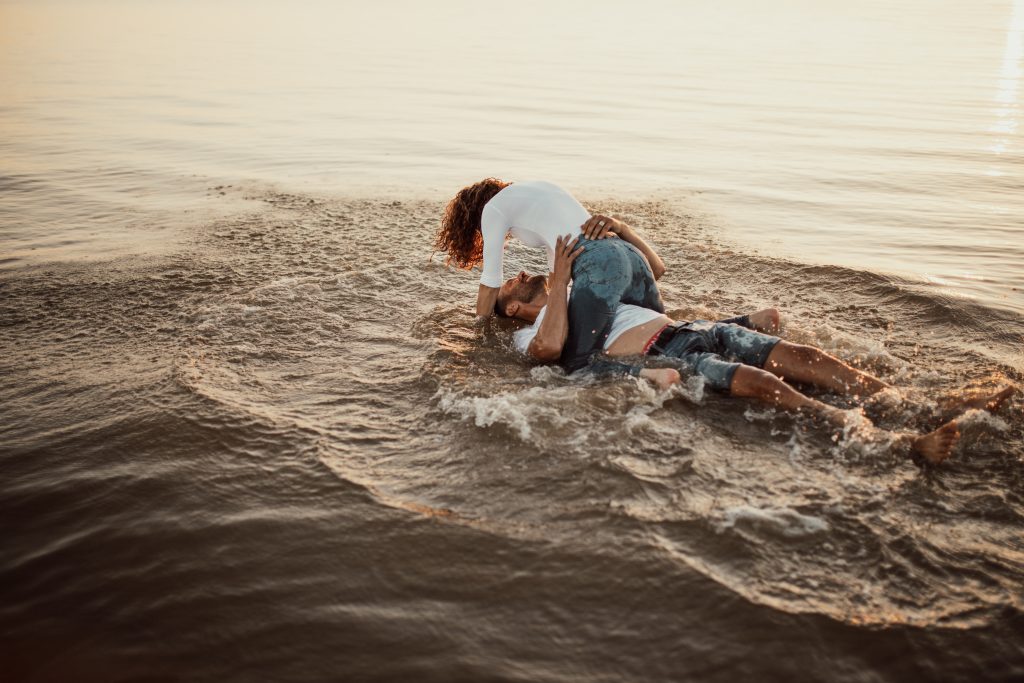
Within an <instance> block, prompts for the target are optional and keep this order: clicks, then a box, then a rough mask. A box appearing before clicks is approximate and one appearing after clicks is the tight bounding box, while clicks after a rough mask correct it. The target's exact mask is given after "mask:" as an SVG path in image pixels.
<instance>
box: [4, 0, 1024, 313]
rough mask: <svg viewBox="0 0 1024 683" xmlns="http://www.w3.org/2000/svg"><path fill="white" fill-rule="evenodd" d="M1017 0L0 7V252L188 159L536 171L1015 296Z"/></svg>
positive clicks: (307, 178)
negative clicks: (0, 167)
mask: <svg viewBox="0 0 1024 683" xmlns="http://www.w3.org/2000/svg"><path fill="white" fill-rule="evenodd" d="M1021 8H1022V3H1021V2H1020V0H1015V1H1014V2H1012V3H1011V2H1005V1H997V0H991V1H988V2H982V3H957V2H941V3H938V4H936V3H934V2H925V1H924V0H921V1H917V2H904V3H848V2H838V1H833V2H825V3H822V2H812V1H811V0H800V1H798V2H792V3H783V4H781V5H780V4H778V3H774V4H771V3H768V4H766V3H761V2H755V1H754V0H732V1H730V2H726V3H715V4H712V3H706V2H697V1H696V0H694V1H691V2H667V1H664V0H642V1H641V2H637V3H628V4H622V3H591V4H589V5H587V7H586V8H585V9H584V8H582V7H580V6H578V5H577V4H575V3H569V2H554V3H549V2H536V1H531V0H526V1H524V2H517V3H508V4H505V5H502V6H501V8H500V11H498V10H496V9H495V8H494V7H492V6H490V5H485V4H479V3H473V2H468V1H463V0H446V1H445V2H442V3H429V4H424V3H417V2H410V1H405V0H395V1H393V2H386V3H329V2H309V3H303V4H302V5H301V6H293V5H290V4H285V3H280V2H274V1H271V0H263V1H259V2H247V3H241V2H237V1H235V0H227V1H225V2H217V3H201V2H198V1H195V0H192V1H186V2H179V3H173V4H166V3H132V2H118V1H113V2H110V1H101V0H97V1H94V2H93V1H87V2H75V3H70V2H69V3H65V2H50V1H45V0H44V1H43V2H32V3H28V2H14V3H4V4H3V5H2V6H0V60H2V65H3V68H2V69H0V90H2V92H3V100H2V105H0V130H2V132H3V134H2V135H0V154H2V156H3V158H4V163H5V168H4V174H5V179H4V180H3V182H4V188H5V189H4V193H5V198H6V200H7V201H5V204H4V206H3V207H0V211H2V214H0V217H2V224H0V225H2V227H0V229H2V230H3V233H2V235H3V239H4V251H5V252H15V253H14V256H15V257H16V259H17V261H16V262H14V263H15V264H16V263H20V262H23V261H24V260H25V259H33V258H36V259H37V260H38V257H39V254H31V253H29V252H31V251H32V250H33V249H34V250H36V251H39V252H43V251H45V252H46V255H47V257H50V256H53V255H55V252H54V250H53V248H54V247H57V249H56V255H59V251H60V247H61V245H70V244H72V243H74V244H83V245H85V247H86V248H85V249H84V251H88V244H90V241H89V240H90V239H93V238H90V237H89V230H91V229H93V228H91V227H90V226H89V225H88V224H89V223H90V222H91V221H94V220H95V217H96V216H97V215H102V216H103V217H104V218H103V220H104V221H105V222H106V224H107V225H108V227H111V228H112V231H113V232H117V231H120V232H122V233H125V232H131V233H133V234H137V233H139V232H140V229H141V230H144V229H145V228H144V227H143V226H139V225H138V224H137V223H131V222H129V221H127V219H126V218H125V216H124V215H123V214H124V213H125V212H126V211H137V210H139V209H142V210H148V209H151V208H153V207H155V206H163V205H169V208H170V209H171V210H179V211H180V210H190V209H192V208H194V203H193V202H189V201H186V200H185V199H184V198H181V197H178V196H177V195H179V194H187V193H188V192H192V193H193V196H194V195H195V193H194V190H193V189H191V188H190V189H189V190H188V192H186V191H185V190H184V186H185V185H187V184H188V182H189V180H190V179H192V180H194V179H195V178H194V177H198V178H199V179H200V180H199V182H198V183H197V184H200V185H202V186H203V187H207V186H216V185H219V184H224V183H234V182H237V181H238V179H246V178H247V179H260V180H265V181H272V182H276V183H279V184H282V185H284V186H286V187H301V188H305V189H310V188H316V189H318V191H327V192H332V193H344V194H352V193H354V194H363V195H368V194H370V195H381V194H399V195H403V196H408V195H417V196H429V197H431V198H438V197H443V196H447V195H449V194H450V193H451V192H452V190H453V188H455V187H457V186H460V185H461V184H463V183H465V182H467V181H468V180H472V179H475V178H478V177H482V176H484V175H499V176H504V177H508V178H537V177H539V178H550V179H555V180H557V181H559V182H560V183H562V184H564V185H566V186H568V187H570V188H572V189H573V190H575V191H578V192H584V193H587V194H590V195H591V196H597V195H602V194H604V195H607V196H610V197H624V196H629V197H632V198H636V197H645V196H650V195H652V194H656V195H657V196H658V197H660V198H663V199H671V200H674V201H677V202H680V203H681V204H683V205H684V206H685V208H686V210H687V212H690V213H693V212H696V213H697V214H699V215H701V216H703V217H705V218H706V219H707V220H708V221H710V222H711V223H713V224H714V225H716V226H717V228H718V229H719V230H721V231H724V232H725V233H726V234H727V235H730V236H731V237H732V238H734V239H736V240H739V241H741V242H743V243H745V244H747V245H748V246H749V245H753V246H755V247H756V248H759V249H762V250H766V251H768V252H771V253H785V254H790V255H795V256H797V257H799V258H800V259H802V260H813V261H816V262H821V263H842V264H846V265H852V266H855V267H858V268H867V269H873V270H882V271H891V272H900V273H911V274H916V275H917V276H919V277H922V276H923V283H924V286H928V284H927V283H928V282H941V283H946V284H944V285H943V286H945V287H946V288H948V292H949V294H951V295H954V296H963V295H967V296H972V297H978V298H980V299H981V300H982V301H984V302H987V303H988V304H990V305H994V306H998V307H1000V308H1010V309H1013V310H1016V311H1017V312H1020V311H1022V310H1024V295H1022V293H1021V288H1022V287H1024V279H1022V278H1024V275H1022V273H1024V269H1021V268H1020V267H1019V266H1020V263H1021V261H1022V257H1024V252H1022V249H1021V246H1020V245H1021V244H1024V240H1022V239H1021V229H1022V228H1021V219H1020V216H1021V215H1022V214H1024V193H1022V192H1020V191H1019V190H1020V185H1021V177H1022V175H1024V174H1022V172H1021V171H1022V169H1021V163H1022V162H1021V156H1020V154H1019V149H1020V148H1019V146H1018V144H1017V136H1018V135H1019V129H1018V125H1017V124H1018V119H1019V103H1018V84H1019V77H1020V68H1021V49H1022V48H1021V30H1022V29H1021V22H1022V21H1024V20H1022V19H1021V17H1022V16H1024V11H1022V9H1021ZM993 92H995V93H996V94H995V100H996V109H995V112H994V113H995V116H996V121H995V122H993V120H992V116H993V108H992V102H993ZM203 181H208V182H205V184H204V183H203ZM200 194H201V193H200ZM41 198H42V199H41ZM200 198H201V197H200ZM179 199H181V201H180V202H179V201H178V200H179ZM97 203H99V204H102V206H99V205H97ZM101 232H104V231H101ZM101 236H102V235H101ZM95 239H99V236H98V237H96V238H95Z"/></svg>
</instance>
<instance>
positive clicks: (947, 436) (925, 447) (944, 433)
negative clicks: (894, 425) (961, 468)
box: [910, 420, 960, 465]
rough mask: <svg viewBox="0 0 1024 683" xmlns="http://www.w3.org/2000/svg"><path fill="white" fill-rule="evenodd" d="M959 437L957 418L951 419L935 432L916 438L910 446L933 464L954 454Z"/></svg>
mask: <svg viewBox="0 0 1024 683" xmlns="http://www.w3.org/2000/svg"><path fill="white" fill-rule="evenodd" d="M959 439H960V430H959V429H957V426H956V420H950V421H949V422H947V423H946V424H944V425H942V426H941V427H939V428H938V429H936V430H935V431H934V432H929V433H928V434H925V435H924V436H919V437H917V438H915V439H914V440H913V442H912V443H911V444H910V447H911V448H912V449H913V450H914V452H915V453H918V454H920V455H921V456H922V457H924V459H925V460H927V461H928V462H930V463H931V464H933V465H938V464H939V463H940V462H942V461H943V460H946V459H947V458H948V457H949V456H950V455H952V454H953V446H955V445H956V442H957V441H958V440H959Z"/></svg>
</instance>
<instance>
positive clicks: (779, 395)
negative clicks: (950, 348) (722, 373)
mask: <svg viewBox="0 0 1024 683" xmlns="http://www.w3.org/2000/svg"><path fill="white" fill-rule="evenodd" d="M776 348H778V347H776ZM729 393H730V394H731V395H732V396H741V397H745V398H753V399H756V400H759V401H763V402H765V403H768V404H769V405H772V406H775V407H777V408H782V409H783V410H786V411H789V412H793V413H805V414H810V415H815V416H820V417H823V418H824V419H825V420H826V421H828V423H829V424H832V425H834V426H836V427H845V426H846V424H847V421H848V419H849V416H848V414H847V413H846V412H844V411H842V410H839V409H838V408H835V407H833V406H830V405H828V404H827V403H822V402H821V401H817V400H815V399H813V398H810V397H809V396H804V395H803V394H801V393H800V392H799V391H797V390H796V389H794V388H793V387H791V386H789V385H788V384H786V383H785V382H783V381H782V380H781V379H780V378H779V377H777V376H776V375H774V374H772V373H769V372H765V371H764V370H759V369H757V368H755V367H751V366H749V365H742V366H740V367H739V368H738V369H737V370H736V374H735V375H733V379H732V384H731V385H730V386H729ZM897 436H898V437H899V438H900V439H901V440H906V441H907V443H908V444H909V445H910V448H911V449H912V450H913V451H915V452H917V453H919V454H920V455H922V456H924V458H925V459H927V460H928V461H929V462H931V463H934V464H938V463H940V462H942V461H943V460H945V459H946V458H948V457H949V456H950V455H951V454H952V452H953V446H955V445H956V442H957V439H959V438H960V432H959V430H958V429H957V425H956V421H955V420H953V421H950V422H947V423H946V424H944V425H943V426H941V427H939V428H938V429H936V430H935V431H933V432H930V433H928V434H925V435H923V436H918V435H913V434H897Z"/></svg>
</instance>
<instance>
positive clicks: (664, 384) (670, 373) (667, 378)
mask: <svg viewBox="0 0 1024 683" xmlns="http://www.w3.org/2000/svg"><path fill="white" fill-rule="evenodd" d="M640 376H641V377H643V378H644V379H648V380H650V381H652V382H654V383H655V384H657V385H658V388H659V389H661V390H662V391H665V390H666V389H668V388H669V387H670V386H672V385H673V384H679V383H680V382H682V381H683V380H682V377H680V376H679V371H678V370H673V369H672V368H644V369H643V370H641V371H640Z"/></svg>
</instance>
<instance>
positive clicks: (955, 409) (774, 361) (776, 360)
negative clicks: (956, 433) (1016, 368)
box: [759, 309, 1016, 417]
mask: <svg viewBox="0 0 1024 683" xmlns="http://www.w3.org/2000/svg"><path fill="white" fill-rule="evenodd" d="M768 310H769V311H770V310H772V309H768ZM759 313H760V311H759ZM764 369H765V370H767V371H768V372H770V373H772V374H773V375H776V376H777V377H780V378H782V379H785V380H789V381H792V382H800V383H802V384H811V385H814V386H816V387H818V388H820V389H825V390H826V391H831V392H833V393H836V394H844V395H848V396H852V395H857V396H871V395H873V394H877V393H878V392H879V391H882V390H883V389H890V388H892V387H891V385H890V384H887V383H885V382H883V381H882V380H880V379H878V378H877V377H875V376H873V375H869V374H868V373H866V372H863V371H861V370H857V369H856V368H853V367H850V366H849V365H847V364H846V363H844V362H843V361H841V360H839V359H838V358H836V357H834V356H830V355H829V354H827V353H825V352H824V351H822V350H821V349H816V348H814V347H813V346H804V345H801V344H793V343H790V342H787V341H780V342H779V343H778V344H776V345H775V348H774V349H772V352H771V353H770V354H769V355H768V360H767V361H766V362H765V364H764ZM1015 393H1016V390H1015V389H1014V388H1013V387H1010V386H1005V387H1002V388H1000V389H999V390H997V391H993V392H991V393H989V392H975V393H974V394H973V395H969V396H965V395H964V394H963V393H957V394H956V395H953V396H950V397H948V398H945V399H940V400H939V407H940V409H941V411H942V414H943V415H945V416H947V417H949V416H952V415H959V414H960V413H963V412H964V411H965V410H970V409H972V408H977V409H979V410H987V411H989V412H992V413H994V412H996V411H997V410H999V408H1000V407H1002V405H1003V404H1004V403H1006V401H1008V400H1009V399H1010V397H1012V396H1013V395H1014V394H1015Z"/></svg>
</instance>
